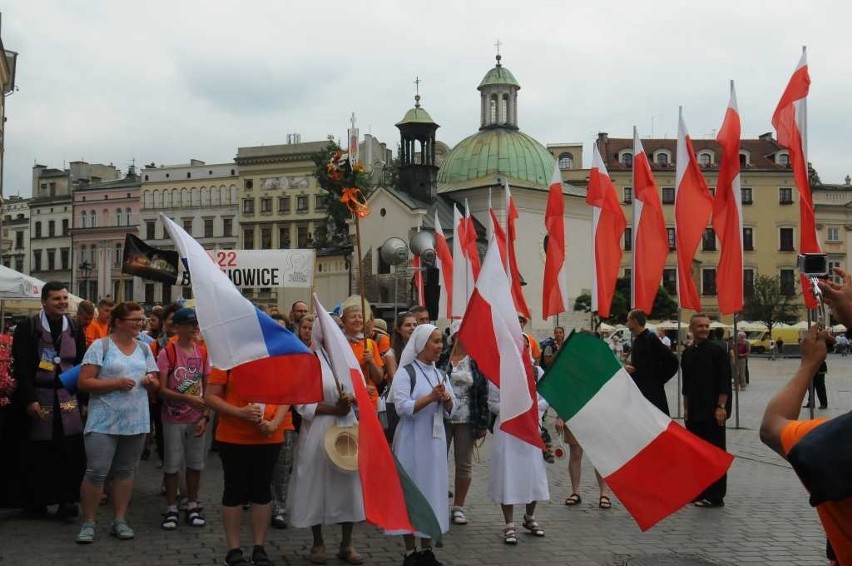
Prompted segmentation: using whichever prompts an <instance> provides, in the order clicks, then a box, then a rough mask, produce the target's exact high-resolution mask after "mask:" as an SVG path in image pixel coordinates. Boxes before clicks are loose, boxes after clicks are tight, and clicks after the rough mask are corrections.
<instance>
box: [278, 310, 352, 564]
mask: <svg viewBox="0 0 852 566" xmlns="http://www.w3.org/2000/svg"><path fill="white" fill-rule="evenodd" d="M319 326H320V325H319V324H315V325H314V329H315V330H316V329H318V328H319ZM317 343H318V341H317V340H316V332H315V337H314V344H317ZM317 350H318V353H317V355H318V356H319V360H320V366H321V367H322V388H323V400H322V402H321V403H311V404H309V405H296V406H295V408H296V411H298V413H299V414H300V415H301V416H302V426H301V429H300V431H299V441H298V445H297V449H296V458H295V461H294V463H293V472H292V475H291V477H290V486H289V490H288V493H287V507H288V510H287V512H288V514H289V516H290V523H291V524H292V525H293V526H294V527H298V528H306V527H311V530H312V532H313V537H314V543H313V546H312V547H311V554H310V556H309V557H308V559H309V561H310V562H311V563H312V564H323V563H325V560H326V555H325V544H324V542H323V537H322V526H323V525H334V524H337V523H339V524H340V525H341V527H342V531H343V532H342V541H341V543H340V549H339V551H338V553H337V556H338V558H341V559H343V560H344V561H346V562H348V563H349V564H361V563H362V562H363V561H364V559H363V558H362V557H361V555H359V554H358V552H356V550H355V548H354V547H353V546H352V526H353V523H356V522H359V521H363V520H364V498H363V495H362V493H361V480H360V479H359V477H358V473H357V472H352V471H344V470H341V469H340V468H338V467H337V466H336V465H335V464H334V463H333V462H332V461H331V459H330V458H329V456H328V454H327V453H326V451H325V443H324V438H325V433H326V431H327V430H328V429H329V428H331V427H332V426H334V425H336V424H337V425H340V426H351V425H352V424H355V422H356V417H355V412H354V411H353V410H352V401H353V398H352V396H351V395H350V394H348V393H345V392H344V393H343V395H342V396H341V394H340V387H339V386H338V382H337V380H335V378H334V374H333V373H332V370H331V366H330V365H329V363H328V361H327V360H326V358H325V353H324V352H323V351H322V350H321V349H320V348H317Z"/></svg>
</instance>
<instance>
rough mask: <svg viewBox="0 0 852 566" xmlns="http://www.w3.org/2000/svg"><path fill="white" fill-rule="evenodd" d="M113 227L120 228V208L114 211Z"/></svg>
mask: <svg viewBox="0 0 852 566" xmlns="http://www.w3.org/2000/svg"><path fill="white" fill-rule="evenodd" d="M115 225H116V226H121V209H120V208H116V209H115Z"/></svg>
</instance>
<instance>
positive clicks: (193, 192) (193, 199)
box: [189, 187, 199, 206]
mask: <svg viewBox="0 0 852 566" xmlns="http://www.w3.org/2000/svg"><path fill="white" fill-rule="evenodd" d="M198 202H199V200H198V188H197V187H192V188H191V189H190V190H189V205H190V206H198Z"/></svg>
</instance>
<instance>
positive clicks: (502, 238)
mask: <svg viewBox="0 0 852 566" xmlns="http://www.w3.org/2000/svg"><path fill="white" fill-rule="evenodd" d="M488 216H489V218H491V234H492V236H493V239H494V240H496V241H497V247H498V248H499V249H500V262H501V263H502V264H503V267H504V268H505V269H506V271H507V272H508V270H509V259H508V258H507V257H506V256H507V248H506V245H507V244H506V231H505V230H503V226H501V225H500V221H499V220H498V219H497V214H496V213H495V212H494V209H493V208H491V209H489V210H488ZM491 239H492V238H489V239H488V241H489V242H490V241H491Z"/></svg>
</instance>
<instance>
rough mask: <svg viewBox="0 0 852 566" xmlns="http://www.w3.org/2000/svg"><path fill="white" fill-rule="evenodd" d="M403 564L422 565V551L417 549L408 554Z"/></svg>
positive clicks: (409, 565)
mask: <svg viewBox="0 0 852 566" xmlns="http://www.w3.org/2000/svg"><path fill="white" fill-rule="evenodd" d="M402 566H420V553H419V552H417V551H416V550H415V551H414V552H412V553H411V554H406V555H405V560H403V561H402Z"/></svg>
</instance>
